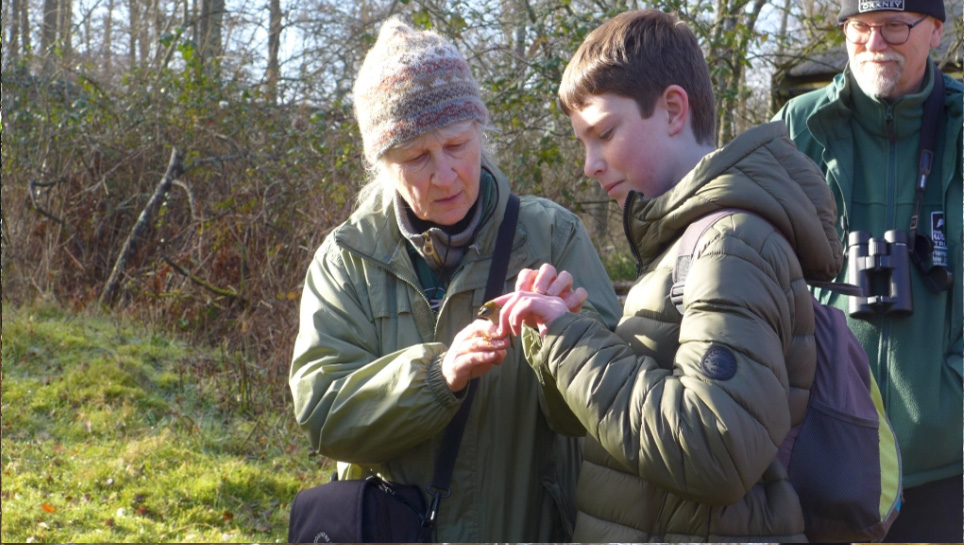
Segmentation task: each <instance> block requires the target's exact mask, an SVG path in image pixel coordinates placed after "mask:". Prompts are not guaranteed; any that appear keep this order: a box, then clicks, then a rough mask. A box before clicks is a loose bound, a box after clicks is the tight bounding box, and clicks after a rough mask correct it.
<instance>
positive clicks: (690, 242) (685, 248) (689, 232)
mask: <svg viewBox="0 0 964 545" xmlns="http://www.w3.org/2000/svg"><path fill="white" fill-rule="evenodd" d="M737 212H746V213H748V214H753V212H750V211H749V210H741V209H739V208H721V209H719V210H716V211H714V212H710V213H709V214H706V215H705V216H702V217H700V218H699V219H697V220H696V221H694V222H693V223H691V224H689V226H688V227H687V228H686V231H684V232H683V236H682V237H680V243H679V246H678V247H677V253H676V264H675V265H674V266H673V286H672V287H671V288H670V290H669V298H670V301H672V303H673V305H674V306H676V310H678V311H679V313H680V314H683V289H684V288H685V287H686V277H687V276H688V275H689V272H690V265H691V264H692V262H693V258H694V257H695V256H694V254H695V253H696V245H697V244H698V243H699V241H700V238H702V237H703V233H705V232H706V230H707V229H709V228H710V227H712V226H713V225H714V224H716V222H717V221H719V220H721V219H723V218H725V217H727V216H731V215H733V214H735V213H737ZM754 215H755V214H754ZM777 232H778V233H780V230H779V229H777ZM780 234H781V235H782V234H783V233H780ZM807 284H809V285H811V286H813V287H815V288H821V289H824V290H829V291H832V292H836V293H839V294H841V295H849V296H856V297H860V296H863V294H864V293H863V290H862V289H860V286H855V285H853V284H847V283H844V282H832V281H831V282H825V281H821V280H807Z"/></svg>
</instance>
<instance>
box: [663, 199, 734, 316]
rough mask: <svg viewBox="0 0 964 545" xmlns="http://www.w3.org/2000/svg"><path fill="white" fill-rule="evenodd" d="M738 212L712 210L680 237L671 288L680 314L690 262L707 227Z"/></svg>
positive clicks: (688, 227) (724, 209)
mask: <svg viewBox="0 0 964 545" xmlns="http://www.w3.org/2000/svg"><path fill="white" fill-rule="evenodd" d="M736 212H739V210H738V209H736V208H721V209H719V210H717V211H715V212H710V213H709V214H706V215H705V216H702V217H700V218H699V219H698V220H696V221H694V222H693V223H691V224H689V225H688V226H687V227H686V231H684V232H683V236H682V237H680V243H679V246H678V247H677V252H676V264H675V265H674V266H673V286H672V287H671V288H670V289H669V299H670V301H672V302H673V305H674V306H676V310H678V311H679V313H680V314H683V288H684V287H685V286H686V277H687V276H688V275H689V272H690V264H691V263H692V262H693V257H694V256H693V254H694V253H695V252H696V244H697V243H698V242H699V241H700V238H702V237H703V233H705V232H706V230H707V229H709V228H710V227H712V226H713V225H714V224H715V223H716V222H717V221H719V220H721V219H723V218H725V217H727V216H731V215H733V214H735V213H736Z"/></svg>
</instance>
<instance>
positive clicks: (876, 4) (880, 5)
mask: <svg viewBox="0 0 964 545" xmlns="http://www.w3.org/2000/svg"><path fill="white" fill-rule="evenodd" d="M869 11H909V12H911V13H920V14H921V15H930V16H931V17H934V18H935V19H940V20H941V21H944V19H945V15H944V1H943V0H841V1H840V13H839V14H838V15H837V20H838V21H840V22H841V23H842V22H844V21H846V20H847V19H848V18H849V17H852V16H854V15H857V14H858V13H867V12H869Z"/></svg>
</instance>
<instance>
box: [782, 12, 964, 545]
mask: <svg viewBox="0 0 964 545" xmlns="http://www.w3.org/2000/svg"><path fill="white" fill-rule="evenodd" d="M840 5H841V9H840V14H839V17H838V19H839V22H840V24H841V30H842V31H843V33H844V36H845V37H846V41H847V54H848V57H849V63H848V65H847V67H846V68H845V69H844V71H843V73H841V74H838V75H837V76H836V77H835V79H834V80H833V82H831V83H830V84H829V85H828V86H827V87H825V88H823V89H819V90H816V91H812V92H810V93H807V94H805V95H802V96H800V97H797V98H795V99H793V100H791V101H790V102H788V103H787V104H786V105H785V106H784V107H783V109H781V110H780V111H779V112H778V113H777V115H776V118H777V119H782V120H783V121H785V122H786V123H787V126H788V128H789V132H790V137H791V138H792V139H793V140H794V142H795V143H796V144H797V147H798V148H800V150H801V151H803V152H804V153H806V154H807V155H809V156H810V158H812V159H813V160H814V161H816V162H817V164H818V165H820V167H821V168H822V169H823V171H824V174H825V175H826V179H827V183H828V184H829V185H830V187H831V189H832V190H833V192H834V195H835V198H836V200H837V210H838V211H839V213H840V221H839V223H838V230H839V234H840V236H841V237H842V239H843V241H844V243H845V245H846V247H847V248H848V255H847V266H845V267H844V269H843V273H842V274H841V275H840V278H838V280H840V281H846V282H850V283H853V284H858V285H860V286H861V287H862V288H863V289H864V296H863V297H848V296H840V295H833V294H829V293H818V297H820V298H821V300H822V301H824V302H830V303H832V304H834V305H836V306H838V307H840V308H842V309H843V310H844V311H845V312H849V315H850V317H849V325H850V327H851V329H853V331H854V333H855V334H856V335H857V337H858V338H859V339H860V341H861V344H862V345H863V347H864V349H865V350H866V351H867V354H868V356H869V357H870V362H871V367H872V368H873V371H874V373H875V376H876V379H877V382H878V383H879V385H880V390H881V394H882V397H883V402H884V406H885V408H886V410H887V413H888V416H889V417H890V419H891V422H892V424H893V426H894V430H895V431H896V433H897V439H898V444H899V446H900V450H901V461H902V464H903V475H902V477H903V484H904V502H903V505H902V507H901V511H900V516H898V517H897V521H896V522H895V523H894V526H893V527H892V528H891V530H890V533H889V534H888V535H887V538H886V541H890V542H923V541H931V542H960V541H961V533H962V492H961V489H962V481H961V472H962V470H961V468H962V454H961V453H962V439H961V435H962V426H961V421H962V418H961V407H962V381H961V374H962V373H961V362H962V355H961V354H962V325H961V324H962V315H964V312H962V299H964V297H962V293H961V291H962V289H961V288H962V283H961V279H962V274H961V260H962V253H964V252H962V248H961V233H962V230H964V228H962V220H961V216H962V205H964V197H962V191H961V187H962V183H961V180H962V173H961V164H962V138H961V134H962V130H961V129H962V89H961V84H960V83H959V82H958V81H956V80H954V79H952V78H950V77H948V76H946V75H944V74H942V73H941V72H940V70H939V69H938V68H937V66H936V65H935V64H934V63H933V62H931V60H930V51H931V49H932V48H934V47H936V46H937V45H938V44H939V43H940V41H941V34H942V32H943V23H944V20H945V10H944V4H943V2H942V1H941V0H842V1H841V2H840ZM931 95H933V97H931ZM928 103H932V106H931V109H932V110H933V111H934V113H933V114H931V115H930V116H926V115H925V111H926V110H927V107H926V105H927V104H928ZM925 135H927V136H928V137H926V138H922V136H925ZM819 291H820V290H818V292H819Z"/></svg>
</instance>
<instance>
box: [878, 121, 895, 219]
mask: <svg viewBox="0 0 964 545" xmlns="http://www.w3.org/2000/svg"><path fill="white" fill-rule="evenodd" d="M886 127H887V141H888V143H889V146H888V149H887V224H886V225H887V226H888V228H890V229H896V226H895V222H896V216H897V179H896V175H895V172H896V169H897V132H896V130H895V129H894V109H893V106H888V107H887V118H886ZM881 235H882V233H881Z"/></svg>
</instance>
